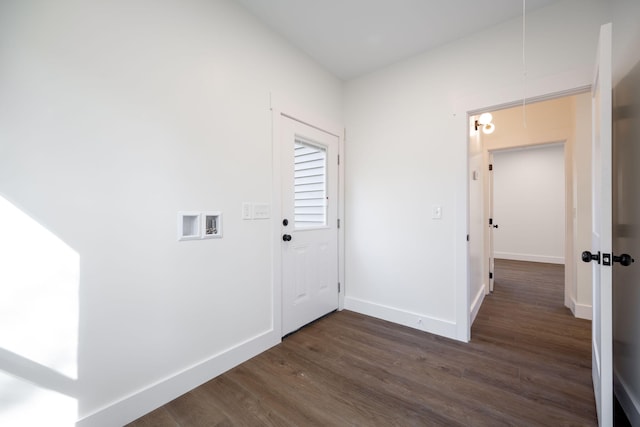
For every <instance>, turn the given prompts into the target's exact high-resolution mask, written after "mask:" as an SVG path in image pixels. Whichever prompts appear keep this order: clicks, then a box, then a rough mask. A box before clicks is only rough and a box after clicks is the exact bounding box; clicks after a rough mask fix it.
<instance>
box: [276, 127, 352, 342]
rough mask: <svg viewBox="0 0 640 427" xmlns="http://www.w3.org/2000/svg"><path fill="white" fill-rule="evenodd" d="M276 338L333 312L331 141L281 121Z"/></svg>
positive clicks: (334, 157) (334, 154) (334, 179)
mask: <svg viewBox="0 0 640 427" xmlns="http://www.w3.org/2000/svg"><path fill="white" fill-rule="evenodd" d="M281 120H282V121H283V122H282V134H281V141H280V143H281V144H282V145H281V147H280V153H281V156H282V158H281V173H282V177H281V179H282V181H281V182H282V216H283V218H282V223H281V224H282V242H281V245H282V246H281V247H282V335H286V334H288V333H291V332H293V331H295V330H297V329H299V328H300V327H302V326H304V325H306V324H307V323H309V322H312V321H313V320H315V319H317V318H319V317H322V316H323V315H325V314H327V313H330V312H332V311H333V310H336V309H337V308H338V286H339V285H338V226H337V220H338V148H339V145H338V144H339V139H338V137H337V136H335V135H332V134H330V133H327V132H324V131H322V130H319V129H317V128H314V127H312V126H309V125H306V124H304V123H301V122H298V121H296V120H293V119H291V118H288V117H285V116H282V117H281Z"/></svg>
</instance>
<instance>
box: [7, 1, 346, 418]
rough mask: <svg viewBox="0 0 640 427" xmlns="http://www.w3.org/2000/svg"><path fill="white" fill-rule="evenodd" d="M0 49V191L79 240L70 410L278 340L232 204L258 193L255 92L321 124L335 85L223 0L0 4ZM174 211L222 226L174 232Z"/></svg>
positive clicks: (267, 258) (158, 390)
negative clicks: (218, 217) (192, 233)
mask: <svg viewBox="0 0 640 427" xmlns="http://www.w3.org/2000/svg"><path fill="white" fill-rule="evenodd" d="M0 63H1V64H2V70H1V73H0V195H1V196H2V197H3V198H6V199H7V200H8V201H10V202H11V203H12V204H14V205H16V206H18V207H19V208H20V209H21V210H22V211H23V212H25V213H27V214H28V215H30V216H32V217H34V218H35V219H37V221H38V222H39V223H40V224H41V225H43V226H44V227H46V229H48V230H50V231H51V232H53V234H55V235H56V236H58V237H59V238H60V239H61V240H62V241H64V242H65V243H66V244H67V245H68V246H69V247H71V248H73V250H74V251H75V252H77V254H78V255H79V263H80V283H79V315H80V319H79V326H78V327H79V340H78V343H77V344H78V351H77V361H76V362H77V381H75V379H73V378H72V379H71V380H72V381H71V384H72V385H71V388H72V392H71V394H72V395H73V396H71V397H72V398H73V399H75V400H76V401H77V404H78V408H79V409H78V410H79V414H78V417H79V418H80V419H83V421H82V422H81V425H92V426H93V425H116V424H123V423H125V422H127V421H129V420H131V419H134V418H136V417H137V416H140V415H142V414H143V413H144V412H146V411H148V410H150V409H152V408H154V407H156V406H158V405H159V404H161V403H163V402H164V401H166V400H169V399H171V398H173V397H176V396H177V395H178V394H181V393H183V392H185V391H186V390H188V389H189V388H191V387H193V386H194V385H196V384H198V383H200V382H203V381H205V380H207V379H209V378H211V377H213V376H214V375H216V374H217V373H219V372H221V371H222V370H224V369H227V368H229V367H230V366H233V365H234V364H237V363H239V362H240V361H242V360H243V359H245V358H247V357H249V356H251V355H253V354H256V353H257V352H259V351H262V350H264V349H265V348H267V347H269V346H270V345H273V344H274V343H276V342H278V340H279V336H278V332H279V331H273V330H272V323H273V320H274V316H275V314H274V313H273V310H272V292H273V289H272V287H273V284H272V282H271V275H272V265H271V255H270V253H271V248H272V245H271V228H270V221H242V220H241V217H240V214H241V204H242V202H243V201H249V202H251V201H254V202H265V201H266V202H268V201H270V200H271V193H272V188H271V177H272V172H273V171H272V163H271V113H270V111H269V96H270V92H274V93H276V94H278V95H280V96H281V97H283V98H287V99H290V100H293V101H295V102H299V103H300V104H303V105H304V106H305V108H308V109H309V110H312V111H315V112H316V113H317V114H318V115H319V116H323V117H324V118H326V119H327V120H328V121H332V122H337V123H339V122H340V121H341V115H342V112H341V82H340V81H339V80H338V79H336V78H335V77H333V76H331V75H329V74H328V73H327V72H325V71H324V70H323V69H321V68H319V67H318V66H317V65H316V64H315V63H313V62H312V61H311V60H310V59H308V58H307V57H306V56H304V55H302V54H301V53H300V52H298V51H297V50H295V49H293V48H291V47H290V46H289V45H288V44H286V43H284V42H283V41H282V40H281V39H280V38H279V37H278V36H276V35H274V34H273V33H272V32H271V31H269V30H267V29H266V28H265V27H263V26H262V25H261V24H259V23H258V22H257V21H256V20H255V19H254V18H253V17H251V16H250V15H248V14H247V13H245V11H244V10H243V9H241V7H240V6H238V5H237V4H236V3H235V2H233V1H226V0H206V1H205V0H189V1H177V0H176V1H174V0H163V1H159V2H158V1H146V0H136V1H124V0H116V1H109V2H78V1H74V0H62V1H57V2H48V1H38V0H28V1H25V0H20V1H18V0H16V1H3V2H2V3H1V4H0ZM180 210H220V211H222V212H223V216H224V217H223V219H224V223H223V224H224V230H223V234H224V237H223V238H222V239H215V240H207V241H192V242H177V240H176V215H177V212H178V211H180ZM3 243H5V244H6V242H4V241H3V242H0V245H1V244H3ZM32 244H33V245H37V244H38V242H35V241H34V242H32ZM3 261H7V260H3ZM9 262H11V261H9ZM34 268H36V266H34ZM19 280H20V279H19V278H16V282H15V283H9V284H7V283H3V284H2V286H3V287H6V286H9V287H19V285H20V283H19ZM33 320H34V321H35V322H48V321H50V320H49V319H46V318H41V319H33ZM42 338H43V337H39V336H29V337H25V340H32V341H33V342H37V341H38V340H40V339H42ZM8 363H9V362H7V359H6V358H4V359H3V358H0V368H7V364H8ZM51 374H52V375H55V374H57V373H56V372H52V373H51ZM44 377H46V375H44V376H42V377H38V376H37V375H36V378H35V379H34V380H35V381H40V380H42V381H44ZM65 381H66V379H65V378H60V382H65ZM16 390H17V389H16ZM5 397H6V396H5ZM42 416H45V417H47V416H48V414H46V413H45V414H42ZM49 422H51V424H49ZM47 424H48V425H52V424H53V418H50V417H49V418H48V423H47Z"/></svg>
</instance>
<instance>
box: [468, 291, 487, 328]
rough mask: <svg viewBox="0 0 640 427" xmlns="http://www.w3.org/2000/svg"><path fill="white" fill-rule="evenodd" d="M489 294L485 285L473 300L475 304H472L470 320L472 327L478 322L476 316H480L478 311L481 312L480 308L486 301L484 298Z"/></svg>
mask: <svg viewBox="0 0 640 427" xmlns="http://www.w3.org/2000/svg"><path fill="white" fill-rule="evenodd" d="M486 294H487V287H486V285H485V284H484V283H483V284H482V287H481V288H480V290H479V291H478V293H477V294H476V296H475V298H473V302H472V303H471V310H470V313H469V318H470V320H471V322H470V325H473V322H474V320H476V316H478V311H480V306H482V302H483V301H484V296H485V295H486Z"/></svg>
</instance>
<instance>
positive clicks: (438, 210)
mask: <svg viewBox="0 0 640 427" xmlns="http://www.w3.org/2000/svg"><path fill="white" fill-rule="evenodd" d="M431 219H442V206H440V205H433V206H432V207H431Z"/></svg>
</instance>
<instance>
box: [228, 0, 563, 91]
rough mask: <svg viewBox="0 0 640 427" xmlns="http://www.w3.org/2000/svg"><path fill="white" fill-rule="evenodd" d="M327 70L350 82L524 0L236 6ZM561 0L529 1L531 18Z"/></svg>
mask: <svg viewBox="0 0 640 427" xmlns="http://www.w3.org/2000/svg"><path fill="white" fill-rule="evenodd" d="M236 1H237V2H238V3H241V4H242V5H244V6H245V7H246V8H247V9H248V10H249V11H250V12H251V13H253V14H254V15H255V16H257V17H258V19H260V20H261V21H262V22H264V23H265V24H266V25H268V26H269V27H271V28H272V29H273V30H275V31H276V32H277V33H279V34H281V35H282V36H283V37H285V38H286V39H288V40H289V41H290V42H291V43H292V44H294V45H296V46H298V47H299V48H300V49H302V50H303V51H304V52H306V53H307V54H308V55H309V56H311V57H312V58H314V59H315V60H316V61H317V62H319V63H320V64H322V65H323V66H324V67H325V68H326V69H328V70H329V71H331V72H332V73H333V74H335V75H336V76H338V77H340V78H342V79H345V80H346V79H350V78H353V77H357V76H359V75H362V74H366V73H368V72H370V71H373V70H375V69H378V68H381V67H384V66H386V65H389V64H391V63H393V62H396V61H399V60H402V59H404V58H408V57H410V56H413V55H415V54H417V53H419V52H423V51H425V50H428V49H431V48H434V47H436V46H439V45H442V44H444V43H447V42H450V41H453V40H457V39H460V38H462V37H465V36H468V35H470V34H473V33H475V32H477V31H480V30H483V29H485V28H488V27H491V26H493V25H496V24H498V23H500V22H504V21H507V20H509V19H512V18H515V17H518V16H522V9H523V2H522V0H236ZM558 1H559V0H526V7H527V12H529V11H532V10H535V9H538V8H540V7H544V6H548V5H550V4H552V3H557V2H558Z"/></svg>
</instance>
